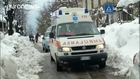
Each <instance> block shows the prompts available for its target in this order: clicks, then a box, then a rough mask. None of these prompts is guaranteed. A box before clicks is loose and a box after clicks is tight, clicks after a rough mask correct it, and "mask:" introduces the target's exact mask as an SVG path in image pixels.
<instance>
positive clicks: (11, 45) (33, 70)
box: [0, 33, 43, 79]
mask: <svg viewBox="0 0 140 79" xmlns="http://www.w3.org/2000/svg"><path fill="white" fill-rule="evenodd" d="M1 37H3V39H2V40H1V47H0V48H1V57H2V58H1V61H3V62H4V63H3V64H4V65H2V67H3V69H4V70H5V72H6V74H7V75H8V77H10V79H13V77H12V76H13V75H14V73H17V79H39V77H38V75H37V73H38V72H41V71H42V66H39V62H40V61H42V57H43V55H42V54H41V53H40V52H39V51H38V50H36V49H35V48H34V46H33V43H32V42H30V41H29V39H28V37H23V36H20V35H19V34H17V33H15V34H14V35H12V36H8V35H5V36H2V35H1ZM7 60H9V61H10V62H7ZM14 63H15V65H14ZM11 64H13V65H11ZM6 67H7V68H6ZM10 67H11V68H10ZM14 68H15V70H17V71H14V70H12V69H14ZM14 78H15V77H14Z"/></svg>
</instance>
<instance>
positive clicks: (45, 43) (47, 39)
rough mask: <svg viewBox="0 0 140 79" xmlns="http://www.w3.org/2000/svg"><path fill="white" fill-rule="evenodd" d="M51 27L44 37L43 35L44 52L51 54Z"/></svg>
mask: <svg viewBox="0 0 140 79" xmlns="http://www.w3.org/2000/svg"><path fill="white" fill-rule="evenodd" d="M51 28H52V27H51V26H50V27H48V28H47V29H46V32H45V33H44V35H43V38H42V39H43V41H42V47H43V51H45V52H49V50H50V47H49V34H50V32H51Z"/></svg>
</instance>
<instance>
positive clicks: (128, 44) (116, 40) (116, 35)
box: [99, 19, 140, 76]
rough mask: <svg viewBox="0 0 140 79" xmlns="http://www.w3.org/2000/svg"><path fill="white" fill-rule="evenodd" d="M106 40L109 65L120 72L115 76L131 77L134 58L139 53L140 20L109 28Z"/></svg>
mask: <svg viewBox="0 0 140 79" xmlns="http://www.w3.org/2000/svg"><path fill="white" fill-rule="evenodd" d="M99 29H105V31H106V33H105V35H104V39H105V41H106V45H107V52H108V55H109V57H108V60H107V65H108V66H110V67H113V68H117V69H119V70H120V71H119V72H115V73H113V74H114V75H127V76H128V75H129V71H130V68H131V67H132V66H133V62H132V59H133V56H134V54H135V53H137V52H138V51H139V33H140V32H139V24H138V19H136V20H134V21H133V22H130V23H124V24H119V23H114V24H112V25H109V26H107V27H106V28H99Z"/></svg>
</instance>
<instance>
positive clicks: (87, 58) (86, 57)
mask: <svg viewBox="0 0 140 79" xmlns="http://www.w3.org/2000/svg"><path fill="white" fill-rule="evenodd" d="M81 60H90V56H84V57H81Z"/></svg>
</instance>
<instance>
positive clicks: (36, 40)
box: [35, 33, 40, 43]
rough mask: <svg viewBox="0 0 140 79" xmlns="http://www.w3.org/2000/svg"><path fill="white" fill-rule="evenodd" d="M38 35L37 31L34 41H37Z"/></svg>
mask: <svg viewBox="0 0 140 79" xmlns="http://www.w3.org/2000/svg"><path fill="white" fill-rule="evenodd" d="M39 36H40V35H39V33H37V34H36V35H35V40H36V43H37V42H38V37H39Z"/></svg>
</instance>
